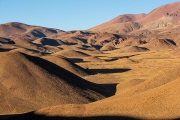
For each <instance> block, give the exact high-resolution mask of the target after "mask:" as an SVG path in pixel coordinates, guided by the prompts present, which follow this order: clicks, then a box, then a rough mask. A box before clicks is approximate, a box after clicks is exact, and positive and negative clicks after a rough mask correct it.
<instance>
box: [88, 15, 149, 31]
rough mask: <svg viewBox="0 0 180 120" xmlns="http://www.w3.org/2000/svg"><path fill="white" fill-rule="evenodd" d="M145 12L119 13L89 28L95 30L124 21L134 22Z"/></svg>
mask: <svg viewBox="0 0 180 120" xmlns="http://www.w3.org/2000/svg"><path fill="white" fill-rule="evenodd" d="M145 16H146V14H144V13H142V14H125V15H120V16H118V17H116V18H114V19H112V20H110V21H108V22H105V23H103V24H101V25H98V26H96V27H93V28H90V30H97V29H101V28H105V27H107V26H110V25H113V24H117V23H125V22H135V21H138V20H140V19H142V18H143V17H145Z"/></svg>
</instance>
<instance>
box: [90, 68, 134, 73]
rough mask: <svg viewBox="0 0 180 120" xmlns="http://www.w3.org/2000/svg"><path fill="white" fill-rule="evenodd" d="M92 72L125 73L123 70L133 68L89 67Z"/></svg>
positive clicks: (126, 70)
mask: <svg viewBox="0 0 180 120" xmlns="http://www.w3.org/2000/svg"><path fill="white" fill-rule="evenodd" d="M88 70H89V71H90V72H91V74H98V73H102V74H106V73H123V72H128V71H130V70H131V69H129V68H114V69H88Z"/></svg>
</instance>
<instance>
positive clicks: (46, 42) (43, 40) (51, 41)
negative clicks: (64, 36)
mask: <svg viewBox="0 0 180 120" xmlns="http://www.w3.org/2000/svg"><path fill="white" fill-rule="evenodd" d="M33 43H35V44H38V45H50V46H59V45H62V44H64V43H63V42H62V41H61V40H59V39H51V38H38V39H36V40H34V41H33Z"/></svg>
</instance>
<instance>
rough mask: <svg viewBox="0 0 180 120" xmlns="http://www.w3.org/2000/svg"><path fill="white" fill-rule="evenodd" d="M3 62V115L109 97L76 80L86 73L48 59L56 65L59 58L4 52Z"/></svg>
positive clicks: (0, 81)
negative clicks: (43, 57)
mask: <svg viewBox="0 0 180 120" xmlns="http://www.w3.org/2000/svg"><path fill="white" fill-rule="evenodd" d="M0 58H1V62H0V67H1V70H0V76H1V78H0V86H1V87H0V93H1V94H0V98H1V99H0V106H1V109H0V113H1V114H2V113H22V112H25V111H32V110H36V109H39V108H43V107H48V106H53V105H59V104H85V103H90V102H93V101H96V100H100V99H103V98H105V97H107V96H109V93H108V91H106V89H105V88H104V87H103V86H102V85H98V84H95V83H91V82H88V81H86V80H84V79H82V78H80V77H78V76H76V75H75V74H78V73H79V74H80V73H85V72H83V69H82V68H80V67H78V66H77V65H73V64H71V63H68V62H67V61H66V60H63V59H60V61H58V62H55V64H54V63H52V62H49V61H47V60H45V59H48V60H49V59H50V61H56V60H57V58H53V57H51V58H48V57H45V59H42V58H39V57H35V56H30V55H27V54H24V53H20V52H1V53H0ZM59 62H61V63H59ZM58 65H60V66H58ZM62 67H64V68H62ZM71 68H72V69H71ZM68 69H71V70H70V72H69V71H68ZM73 71H74V73H75V74H74V73H73ZM77 71H78V72H77ZM52 101H53V102H52Z"/></svg>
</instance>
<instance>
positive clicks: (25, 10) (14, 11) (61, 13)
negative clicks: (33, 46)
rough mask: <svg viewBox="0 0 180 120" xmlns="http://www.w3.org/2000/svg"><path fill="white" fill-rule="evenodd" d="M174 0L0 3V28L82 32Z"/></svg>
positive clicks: (6, 0) (22, 0)
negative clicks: (12, 24)
mask: <svg viewBox="0 0 180 120" xmlns="http://www.w3.org/2000/svg"><path fill="white" fill-rule="evenodd" d="M173 2H178V0H0V15H1V17H0V24H4V23H7V22H21V23H25V24H29V25H36V26H43V27H49V28H57V29H61V30H65V31H69V30H86V29H89V28H91V27H94V26H97V25H99V24H102V23H104V22H107V21H109V20H111V19H113V18H115V17H117V16H119V15H122V14H139V13H146V14H147V13H149V12H151V11H152V10H153V9H154V8H157V7H159V6H161V5H164V4H169V3H173Z"/></svg>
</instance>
